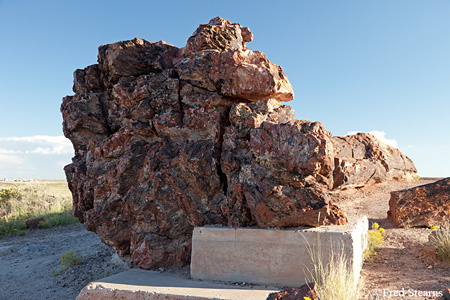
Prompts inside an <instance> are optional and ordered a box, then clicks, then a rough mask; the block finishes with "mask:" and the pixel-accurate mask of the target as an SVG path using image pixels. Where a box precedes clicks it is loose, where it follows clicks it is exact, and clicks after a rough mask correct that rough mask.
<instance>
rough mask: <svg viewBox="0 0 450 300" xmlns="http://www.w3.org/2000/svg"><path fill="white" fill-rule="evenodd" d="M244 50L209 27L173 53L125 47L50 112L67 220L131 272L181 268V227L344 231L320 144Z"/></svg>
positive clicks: (277, 77) (82, 75)
mask: <svg viewBox="0 0 450 300" xmlns="http://www.w3.org/2000/svg"><path fill="white" fill-rule="evenodd" d="M252 39H253V35H252V34H251V32H250V30H249V29H248V28H247V27H242V26H240V25H239V24H237V23H234V24H232V23H231V22H230V21H228V20H225V19H221V18H220V17H217V18H214V19H212V20H211V21H210V22H209V23H208V24H202V25H200V27H199V28H198V29H197V30H196V31H195V32H194V34H193V35H192V36H191V37H190V38H189V39H188V41H187V45H186V47H184V48H182V49H179V48H177V47H175V46H172V45H170V44H167V43H165V42H163V41H161V42H157V43H150V42H147V41H144V40H142V39H138V38H136V39H133V40H131V41H122V42H117V43H114V44H110V45H102V46H100V47H99V54H98V64H95V65H92V66H88V67H87V68H85V69H84V70H77V71H75V73H74V88H73V89H74V92H75V95H74V96H67V97H65V98H64V99H63V103H62V106H61V112H62V114H63V119H64V122H63V130H64V134H65V136H66V137H67V138H69V139H70V140H71V141H72V143H73V145H74V149H75V157H74V158H73V160H72V164H70V165H68V166H66V167H65V172H66V176H67V180H68V183H69V188H70V190H71V191H72V195H73V204H74V215H75V216H77V217H78V218H79V219H80V221H81V222H83V223H84V224H85V226H86V228H87V229H88V230H90V231H94V232H96V233H97V234H98V235H99V236H100V238H101V239H102V241H103V242H104V243H105V244H107V245H109V246H110V247H112V248H114V249H115V250H116V251H117V252H118V254H119V255H122V256H123V255H131V257H132V259H133V261H134V264H135V265H136V266H138V267H141V268H145V269H155V268H160V267H178V266H182V265H185V264H186V263H187V262H188V261H189V259H190V250H191V234H192V230H193V227H194V226H203V225H213V224H215V225H223V226H260V227H292V226H320V225H324V224H345V223H347V217H346V215H345V213H344V212H343V211H342V210H341V209H339V208H338V207H337V206H335V205H333V204H332V203H330V201H329V195H328V190H329V189H331V188H332V187H333V186H335V184H334V176H335V175H334V173H335V172H334V171H335V158H334V151H335V150H334V147H333V140H332V136H331V133H330V132H328V131H326V130H325V129H324V128H323V126H322V124H321V123H319V122H310V121H304V120H302V121H300V120H296V119H295V118H294V111H293V109H292V108H291V107H290V106H286V105H283V104H281V102H280V101H289V100H292V99H293V97H294V94H293V89H292V86H291V84H290V83H289V81H288V79H287V76H286V75H285V73H284V72H283V69H282V68H281V67H280V66H277V65H275V64H273V63H272V62H270V61H269V60H267V58H266V57H265V55H264V54H263V53H262V52H260V51H252V50H249V49H248V48H247V46H246V44H245V43H246V42H250V41H251V40H252ZM349 176H351V175H349ZM347 180H348V179H347Z"/></svg>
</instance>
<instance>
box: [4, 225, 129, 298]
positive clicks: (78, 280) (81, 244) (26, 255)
mask: <svg viewBox="0 0 450 300" xmlns="http://www.w3.org/2000/svg"><path fill="white" fill-rule="evenodd" d="M68 250H72V251H73V252H76V253H79V254H81V255H82V257H83V263H82V264H81V265H76V266H73V267H71V268H69V269H66V270H63V268H62V266H61V256H62V255H63V254H64V253H66V251H68ZM128 268H129V267H128V265H127V264H126V263H125V262H124V261H123V260H121V259H119V258H118V257H117V255H115V254H114V251H113V250H111V249H110V248H109V247H107V246H106V245H104V244H103V243H101V241H100V238H99V237H98V236H97V235H96V234H95V233H92V232H89V231H86V229H85V228H84V225H82V224H79V223H76V224H71V225H67V226H61V227H55V228H50V229H35V230H30V231H29V232H28V234H27V235H25V236H14V237H9V238H4V239H1V240H0V286H1V288H0V299H1V300H16V299H17V300H26V299H75V298H76V296H77V295H78V293H79V292H80V290H81V289H82V288H83V287H84V286H85V285H86V284H87V283H88V282H90V281H93V280H96V279H100V278H102V277H106V276H110V275H113V274H116V273H118V272H122V271H124V270H126V269H128Z"/></svg>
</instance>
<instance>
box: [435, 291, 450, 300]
mask: <svg viewBox="0 0 450 300" xmlns="http://www.w3.org/2000/svg"><path fill="white" fill-rule="evenodd" d="M441 294H442V296H440V297H437V298H436V300H450V289H445V290H443V291H442V292H441Z"/></svg>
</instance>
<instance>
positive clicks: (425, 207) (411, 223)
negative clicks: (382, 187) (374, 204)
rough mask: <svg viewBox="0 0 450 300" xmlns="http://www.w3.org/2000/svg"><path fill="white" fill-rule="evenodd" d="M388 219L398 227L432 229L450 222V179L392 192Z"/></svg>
mask: <svg viewBox="0 0 450 300" xmlns="http://www.w3.org/2000/svg"><path fill="white" fill-rule="evenodd" d="M388 218H389V219H391V221H392V222H393V223H394V224H395V225H396V226H398V227H421V226H425V227H430V226H433V225H439V224H444V223H446V222H448V221H449V220H450V177H449V178H445V179H442V180H439V181H436V182H434V183H430V184H425V185H422V186H418V187H415V188H412V189H408V190H402V191H396V192H391V199H390V200H389V211H388Z"/></svg>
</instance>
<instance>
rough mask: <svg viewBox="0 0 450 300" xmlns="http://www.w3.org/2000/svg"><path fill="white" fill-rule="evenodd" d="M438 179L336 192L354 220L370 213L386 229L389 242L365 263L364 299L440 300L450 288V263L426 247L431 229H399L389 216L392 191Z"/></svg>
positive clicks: (337, 199)
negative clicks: (435, 255)
mask: <svg viewBox="0 0 450 300" xmlns="http://www.w3.org/2000/svg"><path fill="white" fill-rule="evenodd" d="M436 180H437V179H431V178H430V179H420V180H419V181H418V182H416V183H414V184H411V183H409V184H408V183H399V182H389V183H381V184H377V185H374V186H371V187H366V188H364V189H348V190H345V191H336V192H333V193H332V198H333V199H334V201H335V203H337V204H338V205H339V206H341V207H342V208H343V209H344V210H345V211H346V212H347V214H348V215H349V219H350V220H354V219H355V218H357V217H358V216H363V215H366V216H367V217H368V218H369V222H370V225H371V224H372V223H373V222H378V224H380V226H381V227H383V228H384V229H385V230H386V235H385V236H384V240H385V243H384V244H383V246H381V248H380V249H379V250H378V251H377V252H378V254H377V255H376V256H374V257H373V261H366V262H365V263H364V265H363V269H362V272H361V279H360V286H361V288H362V296H363V297H362V299H392V300H395V299H411V300H416V299H436V297H437V296H436V294H437V293H439V292H442V290H444V289H445V288H450V265H449V264H444V263H442V262H439V261H436V260H434V259H432V258H431V257H430V256H428V255H426V254H425V252H424V250H423V249H424V244H425V243H426V242H427V241H428V236H429V234H430V233H431V230H430V229H427V228H409V229H406V228H396V227H395V226H394V225H393V224H392V222H391V221H390V220H388V219H387V218H386V216H387V211H388V210H389V199H390V192H391V191H395V190H402V189H407V188H411V187H413V186H418V185H423V184H427V183H431V182H434V181H436ZM437 225H438V224H437Z"/></svg>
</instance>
